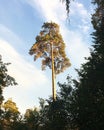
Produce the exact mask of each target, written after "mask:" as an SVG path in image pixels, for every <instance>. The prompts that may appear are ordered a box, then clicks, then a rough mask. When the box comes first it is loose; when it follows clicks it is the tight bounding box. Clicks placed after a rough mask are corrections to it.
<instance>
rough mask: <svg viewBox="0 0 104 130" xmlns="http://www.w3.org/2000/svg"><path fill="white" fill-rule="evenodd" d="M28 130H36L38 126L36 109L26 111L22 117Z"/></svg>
mask: <svg viewBox="0 0 104 130" xmlns="http://www.w3.org/2000/svg"><path fill="white" fill-rule="evenodd" d="M24 117H25V118H24V119H25V123H26V126H27V129H28V130H37V129H38V126H39V110H37V108H34V109H27V110H26V113H25V115H24Z"/></svg>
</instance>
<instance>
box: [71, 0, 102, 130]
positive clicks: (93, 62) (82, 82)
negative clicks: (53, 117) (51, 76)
mask: <svg viewBox="0 0 104 130" xmlns="http://www.w3.org/2000/svg"><path fill="white" fill-rule="evenodd" d="M94 4H96V5H97V8H96V12H95V14H93V15H92V24H93V27H94V29H95V31H94V32H93V33H92V37H93V42H94V44H93V50H92V51H91V53H90V54H91V55H90V57H88V58H86V60H87V62H86V63H85V64H83V65H82V67H81V69H80V70H77V71H78V74H79V82H78V81H75V86H76V90H75V91H74V92H73V94H72V97H71V101H72V102H71V105H70V111H71V114H72V118H73V120H72V123H71V124H72V126H73V128H78V129H79V130H103V129H104V13H103V12H104V11H103V10H104V2H103V1H97V0H96V1H94Z"/></svg>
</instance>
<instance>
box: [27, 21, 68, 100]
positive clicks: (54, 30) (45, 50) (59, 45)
mask: <svg viewBox="0 0 104 130" xmlns="http://www.w3.org/2000/svg"><path fill="white" fill-rule="evenodd" d="M29 54H30V55H34V60H37V59H38V58H40V57H41V58H43V60H42V70H45V68H46V67H47V66H48V67H49V68H50V69H52V84H53V85H52V88H53V89H52V91H53V100H55V99H56V94H55V80H54V78H55V74H59V73H61V72H63V71H64V70H65V69H66V68H67V67H69V66H70V62H69V59H68V58H67V57H66V54H65V43H64V41H63V39H62V36H61V34H60V33H59V26H58V25H57V24H56V23H53V22H51V23H48V22H47V23H44V24H43V26H42V30H41V31H40V34H39V35H38V36H37V37H36V42H35V44H33V46H32V47H31V49H30V51H29Z"/></svg>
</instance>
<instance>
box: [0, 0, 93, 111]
mask: <svg viewBox="0 0 104 130" xmlns="http://www.w3.org/2000/svg"><path fill="white" fill-rule="evenodd" d="M90 2H91V1H90V0H87V1H83V0H75V1H72V2H71V6H70V14H69V19H70V20H69V19H68V18H67V13H66V9H65V4H64V3H61V2H60V0H52V1H50V0H38V1H37V0H9V2H8V0H0V54H1V55H2V60H3V62H5V63H7V62H10V63H11V64H10V65H9V66H8V73H9V74H10V75H11V76H12V77H14V78H15V80H16V82H17V83H18V85H17V86H9V87H7V88H5V89H4V90H3V95H4V98H5V101H6V100H8V99H9V98H12V100H13V101H14V102H15V103H16V104H17V107H18V108H19V111H20V112H22V113H25V110H26V109H29V108H33V107H38V106H39V98H44V99H47V98H49V96H51V95H52V90H51V82H52V81H51V70H49V69H46V71H42V70H41V59H40V60H37V61H36V62H34V60H33V56H30V55H29V53H28V52H29V50H30V48H31V46H32V45H33V44H34V43H35V37H36V36H37V35H38V34H39V32H40V30H41V27H42V25H43V23H44V22H55V23H57V24H58V25H59V26H60V33H61V35H62V37H63V40H64V41H65V45H66V49H65V51H66V54H67V57H68V58H69V59H70V62H71V67H69V68H68V69H67V70H66V71H65V72H64V73H61V74H59V75H58V76H57V77H56V86H57V82H58V81H59V82H61V83H64V82H65V79H66V76H67V75H68V74H69V75H70V76H72V78H78V76H77V73H76V71H75V68H77V69H79V68H80V66H81V64H83V63H84V62H85V59H84V57H88V56H89V54H90V53H89V48H91V44H92V39H91V36H90V34H91V33H92V30H93V29H92V25H91V22H90V21H91V13H92V12H93V8H92V6H91V3H90ZM56 89H57V90H58V86H57V88H56Z"/></svg>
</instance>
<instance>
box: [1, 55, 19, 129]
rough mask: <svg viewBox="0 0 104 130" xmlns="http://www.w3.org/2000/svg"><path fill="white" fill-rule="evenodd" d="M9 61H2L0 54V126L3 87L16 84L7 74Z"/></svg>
mask: <svg viewBox="0 0 104 130" xmlns="http://www.w3.org/2000/svg"><path fill="white" fill-rule="evenodd" d="M9 64H10V63H3V61H2V56H1V55H0V127H2V119H3V110H2V107H1V105H2V103H3V100H4V97H3V89H4V88H5V87H8V86H9V85H17V83H16V81H15V79H14V78H13V77H11V76H10V75H8V73H7V72H8V70H7V66H8V65H9Z"/></svg>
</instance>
